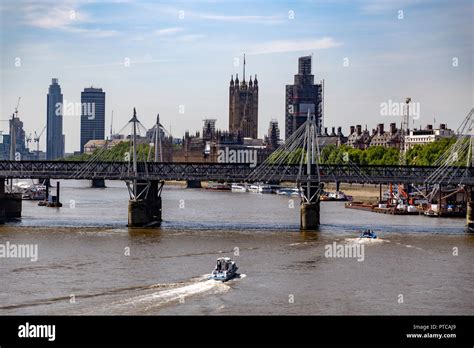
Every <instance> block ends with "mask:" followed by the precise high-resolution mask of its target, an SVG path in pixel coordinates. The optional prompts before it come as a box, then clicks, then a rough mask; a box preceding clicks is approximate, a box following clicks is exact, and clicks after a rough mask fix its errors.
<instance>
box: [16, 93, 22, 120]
mask: <svg viewBox="0 0 474 348" xmlns="http://www.w3.org/2000/svg"><path fill="white" fill-rule="evenodd" d="M20 99H21V97H18V102H17V103H16V108H15V117H18V107H19V106H20Z"/></svg>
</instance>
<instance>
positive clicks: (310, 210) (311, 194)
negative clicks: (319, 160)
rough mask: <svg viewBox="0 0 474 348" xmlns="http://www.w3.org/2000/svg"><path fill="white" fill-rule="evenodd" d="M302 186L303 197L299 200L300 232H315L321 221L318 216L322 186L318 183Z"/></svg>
mask: <svg viewBox="0 0 474 348" xmlns="http://www.w3.org/2000/svg"><path fill="white" fill-rule="evenodd" d="M309 185H310V187H309V189H308V184H306V185H303V186H302V189H303V191H304V195H305V197H304V198H303V199H302V200H301V205H300V230H301V231H311V230H313V231H314V230H317V229H318V228H319V225H320V221H321V214H320V195H321V191H322V189H323V185H322V184H319V183H312V184H309Z"/></svg>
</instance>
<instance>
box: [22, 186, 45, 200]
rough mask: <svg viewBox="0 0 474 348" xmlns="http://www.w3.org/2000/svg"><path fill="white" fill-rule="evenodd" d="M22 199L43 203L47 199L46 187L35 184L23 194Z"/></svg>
mask: <svg viewBox="0 0 474 348" xmlns="http://www.w3.org/2000/svg"><path fill="white" fill-rule="evenodd" d="M21 198H22V199H25V200H33V201H42V200H45V199H46V186H45V185H41V184H35V185H33V186H31V187H29V188H28V189H25V190H24V191H23V193H22V197H21Z"/></svg>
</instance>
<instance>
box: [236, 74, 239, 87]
mask: <svg viewBox="0 0 474 348" xmlns="http://www.w3.org/2000/svg"><path fill="white" fill-rule="evenodd" d="M235 84H236V85H237V86H238V85H239V74H235Z"/></svg>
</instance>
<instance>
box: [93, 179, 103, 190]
mask: <svg viewBox="0 0 474 348" xmlns="http://www.w3.org/2000/svg"><path fill="white" fill-rule="evenodd" d="M91 187H93V188H105V187H106V186H105V179H92V180H91Z"/></svg>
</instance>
